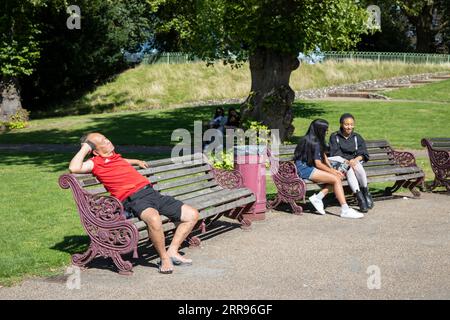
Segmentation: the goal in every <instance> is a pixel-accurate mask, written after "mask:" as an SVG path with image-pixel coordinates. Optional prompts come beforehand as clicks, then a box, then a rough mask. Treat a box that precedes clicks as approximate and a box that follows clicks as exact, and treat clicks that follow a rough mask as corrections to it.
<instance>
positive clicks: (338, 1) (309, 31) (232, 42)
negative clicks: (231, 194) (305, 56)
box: [154, 0, 368, 64]
mask: <svg viewBox="0 0 450 320" xmlns="http://www.w3.org/2000/svg"><path fill="white" fill-rule="evenodd" d="M154 2H156V3H157V4H158V5H157V6H156V7H155V8H157V10H158V12H161V11H162V12H166V11H165V10H164V8H166V7H167V6H172V7H174V4H175V3H177V4H180V10H179V11H176V10H175V11H174V12H173V13H172V15H171V16H170V15H169V16H166V17H165V20H163V23H162V24H163V26H165V27H166V28H174V29H176V30H177V31H178V32H179V33H180V36H181V39H182V40H183V44H184V48H185V50H187V51H191V52H195V53H196V54H197V55H198V56H200V57H201V58H203V59H204V60H207V61H214V60H215V59H224V62H225V63H232V64H235V63H240V62H243V61H245V60H246V59H247V58H248V56H249V55H251V54H252V53H254V52H255V51H256V50H257V49H260V48H266V49H270V50H273V51H277V52H283V53H288V54H294V55H297V54H298V52H299V51H309V50H313V49H314V48H315V47H316V46H319V47H320V48H321V49H322V50H327V49H336V48H339V49H346V48H350V47H352V46H354V45H355V44H356V43H357V42H358V40H359V35H360V34H361V33H364V32H366V31H367V30H366V21H367V17H368V15H367V12H366V10H365V9H364V8H361V7H360V6H358V5H357V4H356V3H355V1H354V0H326V1H315V0H302V1H300V0H276V1H274V0H233V1H229V0H199V1H195V2H194V3H195V6H192V5H190V6H187V5H183V2H184V1H181V0H179V1H176V0H167V1H161V0H160V1H154ZM189 3H191V2H189ZM180 12H182V13H183V14H180Z"/></svg>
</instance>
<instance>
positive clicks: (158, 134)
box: [0, 102, 325, 146]
mask: <svg viewBox="0 0 450 320" xmlns="http://www.w3.org/2000/svg"><path fill="white" fill-rule="evenodd" d="M218 106H219V105H209V106H197V107H184V108H174V109H169V110H160V111H156V110H152V111H139V112H133V113H129V112H127V113H121V112H118V113H114V114H110V115H108V116H105V115H104V114H103V115H92V116H89V117H87V118H86V123H85V124H82V125H80V126H79V127H78V128H74V129H70V128H65V127H64V126H63V125H64V123H63V121H64V119H63V118H54V122H55V123H58V119H61V123H62V126H61V128H49V129H42V130H39V129H37V130H33V131H20V130H18V131H11V132H8V133H4V134H0V143H52V144H53V143H55V144H62V143H64V144H67V143H68V144H77V143H78V142H79V138H80V137H81V136H82V135H83V134H85V133H86V132H93V131H98V132H101V133H103V134H104V135H105V136H106V137H108V138H109V139H110V140H111V141H112V142H113V143H114V144H121V145H153V146H161V145H167V146H168V145H175V144H176V142H172V141H171V136H172V132H173V131H174V130H175V129H178V128H182V129H186V130H188V131H189V132H190V133H191V134H192V133H193V132H194V121H209V120H210V119H211V117H212V116H213V114H214V111H215V109H216V108H217V107H218ZM220 106H221V107H223V108H224V109H225V110H228V109H229V108H230V107H235V108H239V106H238V105H237V104H227V105H220ZM293 112H294V117H296V118H315V117H320V116H321V115H323V114H324V113H325V110H324V109H323V108H321V107H320V106H319V105H317V104H314V103H307V102H296V103H294V104H293ZM294 140H295V138H294ZM297 140H298V139H297ZM297 140H295V141H297Z"/></svg>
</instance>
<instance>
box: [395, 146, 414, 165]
mask: <svg viewBox="0 0 450 320" xmlns="http://www.w3.org/2000/svg"><path fill="white" fill-rule="evenodd" d="M391 152H392V155H393V156H394V161H395V163H397V164H398V165H400V166H401V167H417V163H416V157H414V155H413V154H412V153H411V152H407V151H395V150H394V149H392V148H391Z"/></svg>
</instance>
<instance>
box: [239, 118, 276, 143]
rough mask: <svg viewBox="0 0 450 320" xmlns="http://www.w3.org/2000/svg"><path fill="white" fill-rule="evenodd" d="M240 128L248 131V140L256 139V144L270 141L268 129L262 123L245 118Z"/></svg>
mask: <svg viewBox="0 0 450 320" xmlns="http://www.w3.org/2000/svg"><path fill="white" fill-rule="evenodd" d="M242 128H243V129H244V130H246V131H247V132H248V133H249V134H248V136H249V137H250V141H256V143H257V144H258V145H266V144H268V143H270V129H269V127H268V126H266V125H264V124H263V123H261V122H259V121H255V120H251V119H247V120H245V121H244V122H243V124H242ZM247 132H246V133H247Z"/></svg>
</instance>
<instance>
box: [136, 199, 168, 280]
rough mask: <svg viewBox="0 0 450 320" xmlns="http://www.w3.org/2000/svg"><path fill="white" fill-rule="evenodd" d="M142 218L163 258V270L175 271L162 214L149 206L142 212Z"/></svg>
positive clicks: (157, 250) (161, 269)
mask: <svg viewBox="0 0 450 320" xmlns="http://www.w3.org/2000/svg"><path fill="white" fill-rule="evenodd" d="M141 220H143V221H144V222H145V223H146V224H147V226H148V234H149V238H150V240H151V241H152V243H153V246H154V247H155V249H156V252H158V255H159V257H160V258H161V268H160V271H161V272H170V271H173V264H172V260H171V259H170V256H169V255H168V254H167V251H166V243H165V237H164V231H163V228H162V222H161V216H160V215H159V212H158V211H157V210H155V209H152V208H148V209H145V210H144V211H143V212H142V213H141Z"/></svg>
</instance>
